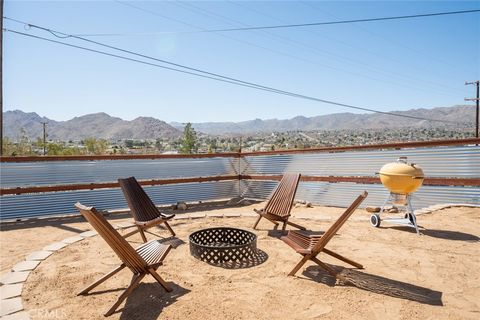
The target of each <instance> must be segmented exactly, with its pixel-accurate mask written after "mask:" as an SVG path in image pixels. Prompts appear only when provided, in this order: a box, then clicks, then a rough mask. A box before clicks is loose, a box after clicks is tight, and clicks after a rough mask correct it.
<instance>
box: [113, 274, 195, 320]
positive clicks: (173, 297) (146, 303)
mask: <svg viewBox="0 0 480 320" xmlns="http://www.w3.org/2000/svg"><path fill="white" fill-rule="evenodd" d="M168 285H169V286H170V287H171V288H172V289H173V290H172V291H171V292H166V291H165V290H164V289H163V288H162V287H161V286H160V285H159V284H158V283H156V282H152V283H145V282H142V283H140V284H139V285H138V287H137V288H136V289H135V290H134V291H133V292H132V294H131V295H130V296H129V297H128V298H127V300H126V302H125V306H124V307H123V308H122V309H118V310H117V311H116V312H115V313H120V312H121V315H120V319H123V320H132V319H141V320H154V319H158V318H159V316H160V314H161V313H162V311H163V309H164V308H166V307H168V306H170V305H172V304H173V303H175V302H176V301H177V300H178V298H179V297H181V296H183V295H185V294H188V293H189V292H190V290H188V289H185V288H183V287H181V286H179V285H178V284H175V283H172V282H170V283H168Z"/></svg>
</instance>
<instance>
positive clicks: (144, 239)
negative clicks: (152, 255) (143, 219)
mask: <svg viewBox="0 0 480 320" xmlns="http://www.w3.org/2000/svg"><path fill="white" fill-rule="evenodd" d="M138 231H140V235H141V236H142V240H143V242H144V243H145V242H147V237H146V236H145V232H143V229H142V227H140V226H138Z"/></svg>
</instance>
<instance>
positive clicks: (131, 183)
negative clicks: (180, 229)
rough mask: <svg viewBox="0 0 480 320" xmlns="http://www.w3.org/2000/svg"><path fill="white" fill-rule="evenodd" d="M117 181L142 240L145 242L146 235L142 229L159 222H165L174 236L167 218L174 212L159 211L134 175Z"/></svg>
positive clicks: (171, 216)
mask: <svg viewBox="0 0 480 320" xmlns="http://www.w3.org/2000/svg"><path fill="white" fill-rule="evenodd" d="M118 183H119V184H120V187H121V188H122V191H123V194H124V196H125V199H126V200H127V203H128V207H129V208H130V213H131V214H132V216H133V219H134V220H135V225H136V226H137V228H138V231H139V232H140V235H141V236H142V239H143V242H147V237H146V236H145V233H144V231H143V230H145V229H148V228H151V227H153V226H156V225H159V224H165V226H166V227H167V229H168V231H170V233H171V234H172V236H175V232H173V230H172V228H171V227H170V225H169V224H168V222H167V221H168V220H170V219H172V218H173V217H174V216H175V215H174V214H169V215H168V214H164V213H161V212H160V211H159V210H158V208H157V207H156V206H155V204H154V203H153V202H152V200H151V199H150V197H149V196H148V195H147V194H146V193H145V190H143V188H142V186H141V185H140V184H139V183H138V181H137V180H136V179H135V177H130V178H126V179H118ZM138 231H137V230H136V231H134V232H131V233H128V234H126V235H125V238H126V237H129V236H131V235H132V234H134V233H136V232H138Z"/></svg>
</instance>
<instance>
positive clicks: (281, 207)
mask: <svg viewBox="0 0 480 320" xmlns="http://www.w3.org/2000/svg"><path fill="white" fill-rule="evenodd" d="M300 176H301V175H300V173H285V174H284V175H283V177H282V180H280V182H279V183H278V185H277V187H276V188H275V190H274V191H273V193H272V195H271V197H270V199H269V200H268V202H267V205H266V206H265V209H264V211H265V212H267V213H270V214H274V215H277V216H280V217H285V216H288V215H289V214H290V211H291V210H292V205H293V200H295V194H296V193H297V188H298V183H299V182H300Z"/></svg>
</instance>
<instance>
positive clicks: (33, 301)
mask: <svg viewBox="0 0 480 320" xmlns="http://www.w3.org/2000/svg"><path fill="white" fill-rule="evenodd" d="M250 209H251V208H250V207H243V208H228V209H224V210H215V213H225V214H228V213H235V212H236V213H238V212H242V213H243V212H249V210H250ZM341 212H342V209H338V208H313V209H307V208H296V209H294V215H295V216H297V218H296V219H295V218H292V221H295V222H298V223H300V224H303V225H305V226H307V227H309V228H310V229H312V230H326V229H327V228H328V227H329V226H330V225H331V223H332V221H326V220H325V221H323V220H320V221H318V220H304V219H300V217H301V216H306V215H308V216H310V217H311V216H312V215H319V216H320V217H321V218H325V219H327V218H330V217H332V218H334V217H336V216H338V214H340V213H341ZM199 215H202V213H199ZM119 218H121V217H119ZM366 218H368V214H367V213H366V212H364V211H363V210H358V211H357V212H356V213H355V214H354V216H353V217H352V218H351V219H350V220H349V221H347V223H346V224H345V226H344V227H343V228H342V229H341V230H340V232H339V234H338V235H337V236H336V237H334V239H333V240H332V241H331V242H330V244H329V248H330V249H332V250H334V251H336V252H338V253H341V254H343V255H345V256H347V257H349V258H351V259H353V260H355V261H357V262H360V263H362V264H363V265H364V267H365V268H364V269H363V270H357V269H354V268H351V267H350V266H347V265H345V264H344V263H342V262H340V261H338V260H335V259H333V258H330V257H329V256H323V255H321V256H320V257H321V259H322V260H323V261H325V262H327V263H329V264H331V265H332V266H334V267H335V268H336V269H337V270H338V271H340V270H341V274H343V275H344V276H345V277H347V279H348V280H347V281H335V279H333V278H332V277H331V276H329V275H328V274H327V273H325V272H323V271H322V270H321V269H320V268H319V267H317V266H316V265H315V264H313V263H311V262H309V263H307V264H306V265H305V267H304V268H303V269H301V270H300V271H299V272H298V273H297V277H287V274H288V272H289V271H290V270H291V269H292V268H293V266H294V265H295V264H296V263H297V262H298V260H299V258H300V256H299V255H298V254H296V253H295V252H294V251H293V250H292V249H290V247H288V246H287V245H286V244H285V243H283V242H282V241H281V240H279V239H278V238H277V236H278V233H272V232H268V231H267V229H268V228H270V226H271V224H269V223H268V222H265V221H264V222H262V223H261V224H260V225H259V227H260V230H258V231H255V233H256V234H257V235H258V247H259V249H260V250H262V251H263V252H264V253H265V254H266V256H267V257H266V260H265V261H264V262H263V263H261V264H258V265H255V266H252V267H250V268H242V269H225V268H220V267H215V266H211V265H208V264H206V263H204V262H202V261H199V260H197V259H195V258H193V257H192V256H190V253H189V247H188V235H189V234H190V233H191V232H193V231H196V230H198V229H201V228H205V227H211V226H235V227H241V228H244V229H247V230H250V231H252V229H251V226H252V225H253V222H254V220H255V218H254V217H242V218H204V219H189V220H177V221H174V222H173V223H172V227H173V228H174V230H175V231H176V232H177V237H178V239H180V240H182V241H178V240H175V241H173V243H174V244H175V245H176V248H175V249H173V250H171V252H170V254H169V255H168V256H167V258H166V259H165V265H164V266H162V267H161V268H160V269H159V273H160V275H161V276H162V277H163V278H164V279H166V280H167V281H168V282H169V283H170V285H171V286H172V287H173V288H174V290H173V292H170V293H167V292H165V291H164V290H163V289H162V288H161V287H160V285H158V284H157V283H156V282H155V281H154V279H153V278H151V277H146V278H145V279H144V281H143V282H142V284H141V285H140V286H139V287H138V288H137V289H136V290H135V291H134V293H133V294H132V295H131V296H130V297H129V298H128V299H127V301H126V303H124V305H122V306H121V308H120V309H119V310H118V311H117V313H115V314H114V315H112V316H111V317H110V318H109V319H146V320H149V319H272V318H273V319H286V318H289V319H300V318H307V319H317V318H321V319H478V317H479V314H480V302H479V301H480V280H479V279H480V271H479V268H478V266H479V265H480V247H479V236H480V227H479V225H478V221H480V220H479V219H480V209H478V208H475V209H474V208H451V209H444V210H440V211H437V212H434V213H432V214H426V215H421V216H419V218H418V221H419V224H420V225H421V226H422V227H424V228H425V230H423V235H422V236H417V235H416V234H415V233H414V232H413V229H404V228H398V227H391V226H388V225H387V224H384V227H382V228H373V227H371V226H370V225H369V223H368V221H367V219H366ZM120 220H121V219H119V220H115V221H113V222H114V223H117V222H118V221H120ZM65 225H66V226H68V228H71V229H69V230H65V229H64V228H59V227H53V226H48V225H45V226H38V227H36V228H31V229H23V228H21V229H17V230H5V229H3V230H4V231H2V242H4V241H3V240H6V242H4V243H3V246H4V247H2V269H4V268H8V265H11V264H12V263H14V262H18V259H17V260H15V259H14V258H12V257H15V258H17V257H20V258H22V254H23V255H24V254H26V253H28V252H31V251H33V250H35V249H41V247H42V246H43V245H46V244H49V243H50V242H52V241H55V240H61V239H62V238H64V237H65V236H68V235H70V233H76V232H78V231H80V230H81V231H83V230H86V229H87V228H88V226H87V225H86V224H85V223H83V222H78V221H68V223H66V224H65ZM73 229H75V230H78V231H74V230H73ZM153 232H154V233H155V235H151V234H150V235H148V237H149V239H155V238H158V239H162V241H168V239H165V238H163V237H166V236H167V235H168V234H167V232H166V231H165V230H160V229H155V230H153ZM27 238H28V239H27ZM129 240H130V243H131V244H132V245H133V246H137V245H139V244H140V243H141V241H140V237H139V236H133V237H131V238H129ZM32 243H33V244H35V245H32ZM5 246H7V248H8V251H5ZM6 252H8V253H7V254H10V256H8V257H7V256H6ZM13 260H15V261H13ZM4 264H5V265H6V266H7V267H4ZM116 265H118V258H117V257H116V256H115V254H114V253H113V252H112V251H111V250H110V248H109V247H107V245H106V244H105V242H104V241H103V240H102V239H101V238H100V237H98V236H96V237H93V238H89V239H88V240H84V241H82V242H79V243H76V244H73V245H70V246H69V247H67V248H65V249H62V250H60V251H58V252H57V253H55V254H53V255H52V256H51V257H49V258H48V259H47V260H46V261H44V262H43V263H41V264H40V266H39V267H38V268H37V269H36V270H35V271H34V272H33V273H32V274H31V275H30V277H29V278H28V280H27V283H26V285H25V287H24V294H23V296H24V298H25V301H24V306H25V308H26V310H29V312H30V315H31V316H32V318H33V319H44V318H45V314H50V315H54V316H55V318H56V319H102V318H103V313H104V312H105V311H106V310H107V309H108V308H109V307H110V305H111V304H113V303H114V301H116V298H117V296H118V295H119V294H120V293H121V292H122V290H123V289H124V288H125V287H126V286H127V285H128V283H129V281H130V278H131V272H130V271H128V270H125V271H122V272H121V273H119V274H118V275H116V276H115V277H113V278H111V279H109V280H108V281H107V282H105V283H104V284H102V285H100V286H99V287H97V288H96V289H94V290H93V291H92V293H91V294H89V295H87V296H78V297H77V296H76V295H75V293H76V292H78V291H79V290H80V289H82V288H83V287H85V286H86V285H88V284H89V283H90V282H92V281H93V280H94V279H95V278H98V277H99V276H101V275H102V274H103V273H105V272H107V271H109V270H111V269H112V268H114V267H115V266H116Z"/></svg>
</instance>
